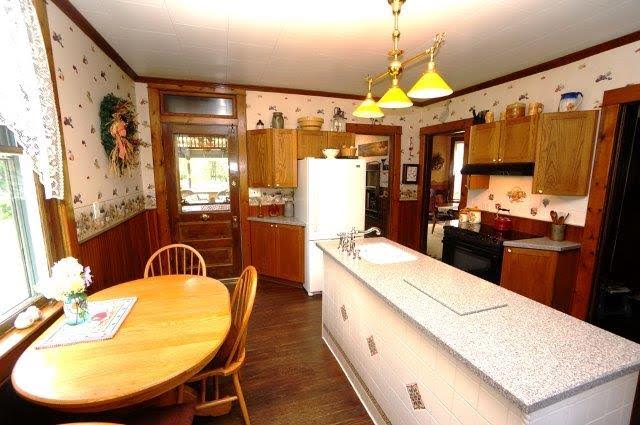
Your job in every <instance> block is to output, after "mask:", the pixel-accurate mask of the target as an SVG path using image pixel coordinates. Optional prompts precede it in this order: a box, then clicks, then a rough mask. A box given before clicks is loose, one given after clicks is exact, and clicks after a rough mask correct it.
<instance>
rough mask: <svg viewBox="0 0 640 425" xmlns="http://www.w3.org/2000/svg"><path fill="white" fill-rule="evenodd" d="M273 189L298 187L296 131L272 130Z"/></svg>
mask: <svg viewBox="0 0 640 425" xmlns="http://www.w3.org/2000/svg"><path fill="white" fill-rule="evenodd" d="M271 144H272V147H271V150H272V152H273V154H272V158H273V173H272V176H273V182H272V184H273V187H297V186H298V154H297V151H298V146H297V141H296V130H284V129H274V130H273V136H272V142H271Z"/></svg>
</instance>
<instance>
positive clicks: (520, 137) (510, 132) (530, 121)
mask: <svg viewBox="0 0 640 425" xmlns="http://www.w3.org/2000/svg"><path fill="white" fill-rule="evenodd" d="M537 122H538V120H537V117H535V116H531V115H529V116H527V117H521V118H513V119H509V120H506V121H505V122H504V125H503V127H502V132H501V137H500V153H499V155H498V161H499V162H505V163H519V162H533V161H535V159H536V158H535V156H536V124H537Z"/></svg>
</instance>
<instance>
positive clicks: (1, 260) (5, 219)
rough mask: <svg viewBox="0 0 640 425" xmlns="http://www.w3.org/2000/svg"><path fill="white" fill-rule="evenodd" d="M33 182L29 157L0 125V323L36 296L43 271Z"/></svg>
mask: <svg viewBox="0 0 640 425" xmlns="http://www.w3.org/2000/svg"><path fill="white" fill-rule="evenodd" d="M35 184H36V182H35V180H34V177H33V169H32V167H31V163H30V160H29V159H28V158H27V157H26V156H25V155H23V154H22V150H21V149H20V148H19V147H18V146H16V143H15V141H14V138H13V135H12V133H11V132H10V131H9V130H8V129H7V128H6V127H4V126H0V235H2V244H0V270H1V271H2V274H3V278H2V279H1V280H0V325H1V324H2V323H3V322H5V321H6V320H7V319H8V318H10V317H11V316H12V315H13V314H15V313H16V312H17V311H19V310H21V309H23V308H24V307H26V305H27V304H29V303H30V302H32V301H33V300H34V299H35V298H36V297H37V294H36V292H35V290H34V286H35V284H36V283H37V281H38V279H39V278H40V277H42V276H44V275H45V274H46V273H47V267H48V262H47V257H46V251H45V247H44V239H43V235H42V225H41V221H40V214H39V212H40V208H39V205H38V201H37V194H36V192H35ZM0 327H2V326H0Z"/></svg>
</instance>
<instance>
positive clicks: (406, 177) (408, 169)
mask: <svg viewBox="0 0 640 425" xmlns="http://www.w3.org/2000/svg"><path fill="white" fill-rule="evenodd" d="M418 170H419V167H418V164H403V165H402V184H416V183H418Z"/></svg>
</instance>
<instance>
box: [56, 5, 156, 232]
mask: <svg viewBox="0 0 640 425" xmlns="http://www.w3.org/2000/svg"><path fill="white" fill-rule="evenodd" d="M47 13H48V16H49V27H50V28H51V37H52V45H53V60H54V67H55V72H56V77H57V85H58V94H59V99H60V113H61V116H62V121H63V128H62V131H63V136H64V141H65V147H66V152H65V156H66V159H67V164H68V169H69V180H70V185H71V193H72V197H73V208H74V214H75V220H76V225H77V230H78V239H79V241H80V242H83V241H85V240H87V239H89V238H91V237H92V236H94V235H96V234H97V233H99V232H101V231H102V230H104V229H106V228H108V227H111V226H113V225H115V224H117V223H119V222H121V221H124V220H126V219H127V218H129V217H131V216H133V215H134V214H136V213H138V212H139V211H141V210H142V209H143V208H144V197H143V186H142V178H141V173H140V169H139V168H135V169H132V170H131V173H130V174H129V175H125V176H123V177H118V176H116V175H115V174H114V173H113V172H111V171H110V169H109V163H108V159H107V154H106V153H105V152H104V149H103V147H102V144H101V141H100V118H99V115H98V112H99V108H100V102H101V101H102V98H103V97H104V96H105V95H107V94H108V93H113V94H114V95H116V96H118V97H122V98H128V99H131V100H132V101H133V102H134V103H136V93H135V87H134V83H133V80H131V78H129V76H127V75H126V74H125V73H124V72H123V71H122V70H121V69H120V68H119V67H118V65H116V64H115V63H114V62H113V61H112V60H111V59H109V57H108V56H107V55H106V54H104V52H102V51H101V50H100V49H99V48H98V47H97V46H96V45H95V44H94V43H93V42H92V41H91V39H90V38H89V37H87V36H86V35H85V34H84V33H83V32H82V31H81V30H80V29H79V28H78V27H77V26H76V25H75V24H74V23H73V22H72V21H71V20H70V19H69V18H68V17H67V16H66V15H65V14H64V13H63V12H62V11H61V10H60V9H58V7H56V6H55V5H54V4H52V3H50V2H49V3H48V5H47ZM140 127H141V128H144V126H140ZM94 203H96V204H95V205H93V204H94Z"/></svg>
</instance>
